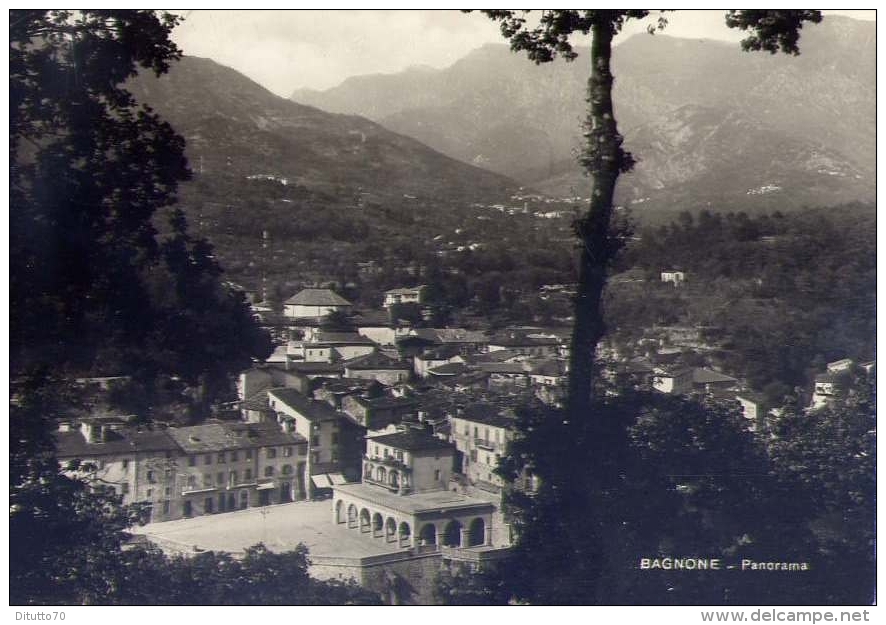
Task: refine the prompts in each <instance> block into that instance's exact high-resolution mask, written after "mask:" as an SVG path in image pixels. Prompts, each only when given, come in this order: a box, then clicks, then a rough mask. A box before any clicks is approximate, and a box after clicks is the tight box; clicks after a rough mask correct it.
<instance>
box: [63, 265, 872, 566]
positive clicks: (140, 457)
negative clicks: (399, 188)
mask: <svg viewBox="0 0 886 625" xmlns="http://www.w3.org/2000/svg"><path fill="white" fill-rule="evenodd" d="M679 282H680V281H679V280H678V281H674V284H679ZM404 303H409V304H418V305H421V304H422V303H423V288H422V287H415V288H404V289H395V290H392V291H389V292H387V293H386V294H385V299H384V302H383V307H382V308H381V309H379V310H370V311H365V310H363V311H359V310H355V308H354V306H353V305H352V304H351V303H350V302H349V301H347V300H346V299H345V298H343V297H341V296H340V295H339V294H337V293H335V292H333V291H331V290H329V289H322V288H307V289H303V290H302V291H300V292H299V293H297V294H296V295H294V296H293V297H292V298H290V299H289V300H287V301H286V302H285V305H284V310H283V318H284V320H285V323H284V332H283V333H282V334H281V340H280V341H279V343H280V344H279V345H278V348H277V349H276V351H275V352H274V354H273V355H272V356H271V357H270V358H269V359H268V360H267V361H265V362H263V363H260V364H256V365H255V366H254V367H253V368H251V369H249V370H247V371H243V372H242V373H241V375H240V376H239V379H238V394H239V402H238V409H239V415H238V416H237V418H232V419H217V420H212V421H207V422H205V423H202V424H199V425H194V426H189V427H173V426H169V427H162V426H158V425H145V424H143V423H140V422H139V421H138V419H136V418H135V417H134V416H127V415H117V414H93V415H91V416H89V417H85V418H82V419H79V420H77V421H71V422H68V423H63V424H61V426H60V429H59V431H58V433H57V443H58V455H59V458H60V460H62V461H63V462H67V461H71V460H77V461H80V462H81V464H80V466H79V468H78V469H77V471H79V472H80V473H83V472H89V473H90V477H91V478H92V479H94V480H96V481H98V482H99V483H104V484H106V485H109V486H111V487H113V488H115V489H116V490H117V492H118V493H119V494H121V495H122V496H123V499H124V503H132V502H140V503H144V504H147V505H148V507H149V510H150V518H151V520H152V521H154V522H158V521H169V520H175V519H180V518H187V517H196V516H200V515H206V514H216V513H222V512H228V511H234V510H242V509H245V508H250V507H255V506H266V505H270V504H278V503H286V502H292V501H299V500H312V499H313V500H316V499H329V500H330V505H331V512H332V522H333V523H335V524H337V525H340V526H341V527H343V528H347V529H348V530H353V531H354V532H356V533H359V534H360V535H362V536H364V537H365V539H366V540H382V541H385V543H386V544H390V545H396V546H397V547H398V548H401V549H402V550H403V551H402V553H403V554H404V556H403V557H406V558H409V557H416V558H418V557H423V556H424V555H427V554H428V553H434V554H437V555H439V556H441V557H443V558H444V559H447V558H448V559H450V560H451V561H459V560H460V559H464V561H471V562H474V563H476V562H480V561H482V559H483V558H484V557H488V559H489V560H494V559H497V558H499V557H503V554H506V552H507V548H508V547H509V545H510V544H511V540H512V536H511V532H510V528H509V525H508V523H507V518H506V517H505V515H504V514H503V511H502V506H501V502H502V492H503V489H504V487H505V486H506V485H505V484H504V482H503V480H502V478H501V477H500V476H499V475H498V474H497V472H496V469H497V468H498V465H499V462H500V459H501V457H502V456H503V455H504V454H505V453H506V448H507V445H508V442H509V441H510V440H511V439H512V438H513V436H514V435H515V409H516V408H517V407H518V406H520V405H522V404H525V402H526V400H527V399H528V398H530V397H535V398H538V399H540V400H541V401H544V402H546V403H548V404H551V405H560V404H561V403H562V401H563V399H564V393H565V386H566V376H567V373H568V356H569V353H568V343H569V331H568V329H564V328H553V329H552V328H534V327H513V328H508V329H505V330H502V331H499V332H496V333H489V332H486V331H480V330H474V329H466V328H418V327H413V326H412V325H410V324H408V323H401V322H399V321H398V320H396V319H393V318H392V315H391V311H392V310H393V309H395V308H396V306H395V305H396V304H404ZM653 334H654V337H653V338H650V339H648V340H652V341H653V342H654V343H655V346H654V350H652V351H653V352H654V355H655V357H654V358H651V357H629V356H627V355H624V354H619V353H618V350H617V349H615V348H614V347H613V346H612V344H611V343H606V344H604V345H603V346H602V347H601V354H600V355H601V356H602V357H603V359H604V360H608V361H609V362H610V366H608V367H607V369H606V374H607V375H610V376H612V377H613V378H618V377H619V376H625V377H626V379H630V380H632V381H633V382H634V383H637V384H642V385H644V386H646V387H647V388H652V389H655V390H657V391H659V392H662V393H670V394H705V395H708V396H713V397H717V398H718V399H723V400H728V401H734V402H737V405H740V406H741V409H742V410H743V412H744V415H745V417H747V419H748V423H749V429H754V428H755V427H756V425H757V424H758V423H759V422H760V420H761V419H763V418H765V416H766V414H768V412H769V408H768V407H767V406H766V405H765V401H764V400H763V399H762V398H760V397H759V396H758V395H756V394H754V393H752V392H750V391H749V390H748V389H747V387H746V386H744V385H743V384H742V383H741V381H740V380H738V379H736V378H734V377H732V376H729V375H726V374H724V373H722V372H719V371H715V370H713V369H710V368H705V367H687V366H680V365H679V364H677V363H679V362H680V358H679V357H678V356H679V355H680V354H685V352H686V351H687V350H695V351H697V352H703V351H704V350H705V349H707V348H708V346H707V345H706V341H705V338H704V335H705V332H704V328H697V327H664V328H662V327H659V328H655V329H654V333H653ZM853 365H854V363H852V362H851V361H849V360H844V361H837V362H834V363H830V364H829V365H828V373H826V374H823V375H821V376H819V377H818V378H816V380H815V391H814V395H813V399H812V409H815V408H817V407H820V406H823V405H826V404H827V403H828V402H829V401H830V400H831V399H832V398H833V396H834V394H835V392H836V391H835V384H836V378H837V377H838V376H839V375H840V374H841V372H843V371H845V370H847V369H849V368H851V367H852V366H853ZM861 366H862V367H865V368H868V370H870V369H871V368H872V367H873V363H864V364H863V365H861ZM513 486H514V487H515V488H519V489H524V490H526V491H528V492H532V491H533V490H535V489H537V488H538V483H537V479H536V477H535V476H533V475H532V474H531V473H527V474H525V475H522V476H519V477H518V478H517V481H516V483H515V484H513ZM466 554H467V555H466Z"/></svg>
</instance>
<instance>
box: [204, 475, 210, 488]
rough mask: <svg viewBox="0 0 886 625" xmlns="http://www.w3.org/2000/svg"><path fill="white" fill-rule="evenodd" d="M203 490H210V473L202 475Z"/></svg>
mask: <svg viewBox="0 0 886 625" xmlns="http://www.w3.org/2000/svg"><path fill="white" fill-rule="evenodd" d="M203 488H212V473H204V474H203Z"/></svg>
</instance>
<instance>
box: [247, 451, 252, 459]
mask: <svg viewBox="0 0 886 625" xmlns="http://www.w3.org/2000/svg"><path fill="white" fill-rule="evenodd" d="M246 459H247V460H252V450H251V449H247V450H246Z"/></svg>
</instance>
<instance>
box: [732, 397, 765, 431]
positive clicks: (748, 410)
mask: <svg viewBox="0 0 886 625" xmlns="http://www.w3.org/2000/svg"><path fill="white" fill-rule="evenodd" d="M735 400H736V401H737V402H738V403H739V404H741V412H742V415H743V416H744V418H745V419H747V420H748V429H749V430H750V431H752V432H755V431H756V430H757V424H758V423H759V422H760V419H762V418H763V415H764V414H765V411H766V401H765V399H764V398H763V396H762V395H757V394H756V393H750V392H743V393H740V394H738V395H736V396H735Z"/></svg>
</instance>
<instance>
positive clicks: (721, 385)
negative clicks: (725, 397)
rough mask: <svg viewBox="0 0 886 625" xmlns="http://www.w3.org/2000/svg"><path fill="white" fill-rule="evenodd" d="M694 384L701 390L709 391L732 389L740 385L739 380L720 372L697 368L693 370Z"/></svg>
mask: <svg viewBox="0 0 886 625" xmlns="http://www.w3.org/2000/svg"><path fill="white" fill-rule="evenodd" d="M692 384H693V386H695V388H697V389H699V390H705V391H709V390H714V389H729V388H732V387H734V386H735V385H736V384H738V380H736V379H735V378H733V377H732V376H728V375H725V374H723V373H719V372H718V371H712V370H711V369H704V368H701V367H695V368H694V369H693V370H692Z"/></svg>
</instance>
